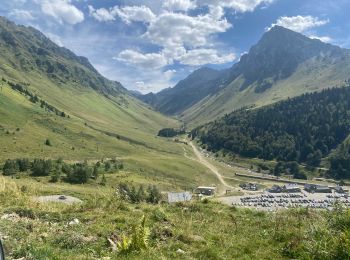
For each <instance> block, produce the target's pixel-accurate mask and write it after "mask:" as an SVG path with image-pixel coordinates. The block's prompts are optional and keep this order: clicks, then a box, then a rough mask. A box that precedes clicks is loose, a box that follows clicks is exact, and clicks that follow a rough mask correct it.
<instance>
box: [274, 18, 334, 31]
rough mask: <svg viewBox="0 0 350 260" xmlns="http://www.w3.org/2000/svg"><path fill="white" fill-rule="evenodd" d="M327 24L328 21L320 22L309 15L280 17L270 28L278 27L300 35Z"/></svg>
mask: <svg viewBox="0 0 350 260" xmlns="http://www.w3.org/2000/svg"><path fill="white" fill-rule="evenodd" d="M327 23H329V20H320V19H319V18H318V17H313V16H310V15H308V16H301V15H298V16H282V17H280V18H278V20H277V22H276V23H274V24H272V25H271V27H270V28H272V27H273V26H275V25H279V26H283V27H285V28H288V29H290V30H293V31H296V32H300V33H301V32H305V31H307V30H309V29H312V28H315V27H319V26H322V25H325V24H327ZM270 28H269V29H270Z"/></svg>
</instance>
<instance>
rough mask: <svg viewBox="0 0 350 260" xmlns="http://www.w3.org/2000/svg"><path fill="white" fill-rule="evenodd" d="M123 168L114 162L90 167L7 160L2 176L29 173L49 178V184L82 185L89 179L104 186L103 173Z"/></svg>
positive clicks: (37, 160) (98, 163)
mask: <svg viewBox="0 0 350 260" xmlns="http://www.w3.org/2000/svg"><path fill="white" fill-rule="evenodd" d="M123 168H124V165H123V163H122V162H119V161H116V160H110V161H106V162H104V163H101V162H97V163H96V164H95V165H93V166H90V165H88V163H87V162H84V163H76V164H72V165H70V164H67V163H65V162H63V161H62V160H61V159H59V160H56V161H53V160H44V159H34V160H33V161H29V160H28V159H15V160H7V161H6V162H5V164H4V166H3V169H2V170H3V175H5V176H13V175H16V174H17V173H25V172H29V173H30V175H31V176H34V177H44V176H50V177H51V179H50V181H51V182H58V181H60V180H62V181H65V182H68V183H73V184H83V183H87V182H88V180H89V179H94V180H97V179H98V177H100V176H101V178H100V184H101V185H106V177H105V176H104V174H105V173H113V172H116V171H119V170H121V169H123Z"/></svg>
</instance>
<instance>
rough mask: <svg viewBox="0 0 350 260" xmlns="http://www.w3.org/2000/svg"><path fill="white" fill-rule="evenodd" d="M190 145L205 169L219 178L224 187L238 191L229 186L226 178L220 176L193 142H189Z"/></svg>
mask: <svg viewBox="0 0 350 260" xmlns="http://www.w3.org/2000/svg"><path fill="white" fill-rule="evenodd" d="M189 144H190V146H191V147H192V149H193V152H194V154H195V155H196V157H197V161H198V162H200V163H201V164H203V165H204V166H205V167H207V168H208V169H209V170H210V171H211V172H212V173H213V174H214V175H215V176H216V177H217V178H218V180H219V181H220V183H221V184H222V185H223V186H225V187H226V188H229V189H236V188H235V187H233V186H231V185H228V184H227V182H226V181H225V179H224V177H223V176H222V175H221V174H220V172H219V170H218V169H217V168H216V167H215V166H214V165H213V164H211V163H210V162H209V161H208V160H207V159H206V158H205V157H204V156H203V154H202V153H201V152H200V151H199V150H198V149H197V147H196V146H195V145H194V144H193V143H192V142H189Z"/></svg>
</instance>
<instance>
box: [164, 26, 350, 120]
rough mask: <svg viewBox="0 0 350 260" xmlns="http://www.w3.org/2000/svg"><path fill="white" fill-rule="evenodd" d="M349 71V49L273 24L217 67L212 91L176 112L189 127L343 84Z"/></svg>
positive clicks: (189, 93) (349, 73)
mask: <svg viewBox="0 0 350 260" xmlns="http://www.w3.org/2000/svg"><path fill="white" fill-rule="evenodd" d="M349 75H350V51H349V50H346V49H341V48H340V47H337V46H333V45H330V44H326V43H323V42H321V41H319V40H313V39H310V38H307V37H306V36H304V35H302V34H299V33H296V32H293V31H291V30H288V29H285V28H283V27H279V26H276V27H274V28H272V29H271V30H270V31H268V32H266V33H265V34H264V35H263V37H262V39H261V40H260V41H259V42H258V43H257V44H256V45H255V46H253V47H252V48H251V50H250V51H249V53H248V54H246V55H243V56H242V57H241V59H240V61H239V62H238V63H236V64H235V65H233V67H232V68H231V69H229V70H225V71H222V73H221V74H220V81H219V82H218V83H215V84H217V85H216V86H212V87H211V88H212V89H214V90H215V91H214V92H213V93H210V95H206V96H205V98H203V99H201V100H200V101H199V102H198V103H196V104H195V105H193V106H191V107H190V108H188V109H187V110H185V111H184V112H181V113H178V115H179V116H180V119H182V120H183V121H184V122H186V123H188V124H189V126H190V127H193V126H196V125H200V124H202V123H206V122H209V121H211V120H213V119H215V118H217V117H219V116H222V115H224V114H226V113H229V112H232V111H233V110H235V109H238V108H241V107H243V106H251V105H254V106H263V105H266V104H271V103H273V102H276V101H279V100H283V99H286V98H288V97H294V96H298V95H301V94H303V93H307V92H313V91H319V90H322V89H325V88H329V87H337V86H342V85H343V84H344V81H345V80H347V79H348V78H349V77H350V76H349ZM200 92H201V89H200V86H199V87H198V89H197V92H192V91H189V92H188V93H186V94H187V95H191V94H193V93H194V95H196V93H200ZM176 99H178V97H176ZM176 99H175V98H174V99H173V101H174V102H175V103H176V101H175V100H176ZM160 111H162V110H160Z"/></svg>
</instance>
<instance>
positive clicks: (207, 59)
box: [180, 49, 236, 66]
mask: <svg viewBox="0 0 350 260" xmlns="http://www.w3.org/2000/svg"><path fill="white" fill-rule="evenodd" d="M235 59H236V55H234V54H233V53H230V54H219V53H218V51H217V50H214V49H195V50H190V51H187V52H186V54H184V55H183V56H182V57H181V58H180V62H181V63H182V64H185V65H192V66H200V65H205V64H224V63H228V62H232V61H234V60H235Z"/></svg>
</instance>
